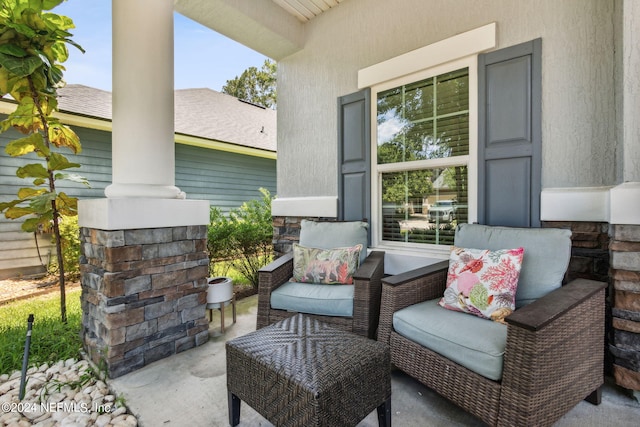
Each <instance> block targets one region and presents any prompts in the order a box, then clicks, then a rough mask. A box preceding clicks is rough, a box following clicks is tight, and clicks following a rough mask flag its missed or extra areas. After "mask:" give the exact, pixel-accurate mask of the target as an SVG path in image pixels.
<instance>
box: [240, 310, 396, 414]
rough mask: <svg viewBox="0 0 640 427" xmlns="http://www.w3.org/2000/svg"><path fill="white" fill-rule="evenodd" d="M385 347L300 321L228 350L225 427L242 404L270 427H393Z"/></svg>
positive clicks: (304, 318)
mask: <svg viewBox="0 0 640 427" xmlns="http://www.w3.org/2000/svg"><path fill="white" fill-rule="evenodd" d="M389 358H390V356H389V349H388V348H387V346H385V345H383V344H381V343H379V342H377V341H373V340H370V339H366V338H364V337H361V336H358V335H354V334H352V333H349V332H345V331H342V330H338V329H336V328H333V327H331V326H329V325H326V324H324V323H322V322H319V321H318V320H316V319H313V318H311V317H308V316H305V315H302V314H299V315H296V316H294V317H289V318H287V319H284V320H282V321H280V322H277V323H275V324H273V325H270V326H268V327H265V328H263V329H259V330H257V331H255V332H252V333H250V334H247V335H245V336H243V337H239V338H236V339H234V340H231V341H229V342H227V389H228V391H229V419H230V423H231V425H233V426H235V425H237V424H238V423H239V422H240V401H241V400H243V401H245V402H246V403H247V404H248V405H250V406H251V407H253V408H254V409H255V410H256V411H257V412H258V413H260V414H261V415H262V416H264V417H265V418H266V419H267V420H269V421H270V422H272V423H273V424H275V425H276V426H330V427H334V426H350V425H356V424H357V423H358V422H360V421H361V420H362V419H363V418H364V417H366V416H367V415H368V414H369V413H371V411H373V410H374V409H376V408H377V409H378V419H379V421H380V425H387V426H389V427H391V376H390V361H389Z"/></svg>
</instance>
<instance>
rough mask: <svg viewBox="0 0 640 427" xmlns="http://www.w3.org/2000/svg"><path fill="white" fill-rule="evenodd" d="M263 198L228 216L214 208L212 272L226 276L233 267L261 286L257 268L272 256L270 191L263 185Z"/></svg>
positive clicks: (210, 233) (210, 231)
mask: <svg viewBox="0 0 640 427" xmlns="http://www.w3.org/2000/svg"><path fill="white" fill-rule="evenodd" d="M260 192H261V193H262V198H261V199H259V200H251V201H249V202H246V203H244V204H243V205H242V206H241V207H240V208H238V209H232V210H231V212H229V216H225V215H224V214H222V212H221V211H220V209H218V208H215V207H213V208H211V214H210V219H211V222H210V224H209V229H208V240H207V247H208V250H209V258H210V260H211V263H210V265H209V272H210V274H211V275H218V276H224V275H227V273H228V271H229V270H228V268H229V266H231V267H232V268H233V269H235V270H236V271H237V272H238V273H239V274H240V275H241V276H243V277H244V278H245V279H246V280H248V281H249V283H250V284H251V285H252V286H253V287H255V288H257V287H258V270H259V269H260V268H261V267H263V266H265V265H266V264H268V263H269V262H270V261H271V259H272V258H273V247H272V245H273V225H272V219H271V194H270V193H269V191H268V190H266V189H264V188H261V189H260Z"/></svg>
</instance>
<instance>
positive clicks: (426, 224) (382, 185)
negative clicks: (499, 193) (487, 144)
mask: <svg viewBox="0 0 640 427" xmlns="http://www.w3.org/2000/svg"><path fill="white" fill-rule="evenodd" d="M455 65H457V66H458V67H460V65H461V64H460V62H457V63H456V64H455ZM455 65H454V66H455ZM451 67H452V66H451V65H450V66H449V70H444V69H443V67H439V68H438V69H435V70H426V71H425V72H422V73H420V75H415V76H414V77H408V78H404V79H403V80H404V81H403V82H400V84H397V83H398V82H396V84H395V85H394V83H389V84H386V85H385V86H387V87H382V86H381V87H379V88H374V94H375V95H374V96H375V98H374V99H376V112H375V115H376V119H377V120H376V132H374V134H375V137H374V147H373V149H374V150H375V153H374V155H375V158H376V161H375V164H374V165H373V167H374V173H373V174H372V176H373V181H374V183H373V185H372V187H374V188H375V191H376V193H377V200H378V206H377V207H376V209H377V215H376V217H377V218H378V221H377V231H378V242H379V243H383V244H388V243H391V244H394V242H396V243H395V244H402V245H404V246H406V245H407V244H411V245H414V244H415V245H420V246H423V245H424V244H430V245H447V246H448V245H451V244H452V243H453V236H454V231H455V226H456V225H457V224H458V223H460V222H468V219H469V208H468V206H469V170H468V169H469V168H468V167H469V158H470V147H471V146H472V144H470V138H469V135H470V117H471V116H472V114H470V113H471V111H470V108H469V106H470V81H469V76H470V66H462V67H460V68H453V69H451ZM443 71H444V72H443ZM425 76H427V77H425ZM389 86H391V87H389ZM376 89H377V90H376ZM472 98H473V97H472ZM473 99H475V98H473Z"/></svg>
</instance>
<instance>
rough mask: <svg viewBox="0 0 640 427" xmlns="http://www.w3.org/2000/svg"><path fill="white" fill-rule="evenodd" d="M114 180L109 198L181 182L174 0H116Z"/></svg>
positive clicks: (158, 191)
mask: <svg viewBox="0 0 640 427" xmlns="http://www.w3.org/2000/svg"><path fill="white" fill-rule="evenodd" d="M112 7H113V49H112V50H113V101H112V108H113V135H112V144H113V147H112V153H113V160H112V161H113V163H112V164H113V166H112V167H113V183H112V184H111V185H110V186H108V187H107V188H106V190H105V195H106V196H107V197H108V198H118V197H151V198H168V199H175V198H184V194H183V193H182V192H181V191H180V189H179V188H177V187H175V186H174V184H175V154H174V125H173V121H174V110H173V108H174V107H173V104H174V102H173V0H133V1H132V0H114V1H113V6H112Z"/></svg>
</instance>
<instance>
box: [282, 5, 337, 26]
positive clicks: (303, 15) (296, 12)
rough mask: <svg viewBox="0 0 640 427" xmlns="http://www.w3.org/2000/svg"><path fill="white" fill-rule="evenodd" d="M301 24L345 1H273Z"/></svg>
mask: <svg viewBox="0 0 640 427" xmlns="http://www.w3.org/2000/svg"><path fill="white" fill-rule="evenodd" d="M272 1H273V2H274V3H275V4H277V5H278V6H280V7H281V8H283V9H284V10H286V11H287V12H288V13H289V14H291V15H293V16H295V17H296V19H298V20H299V21H300V22H307V21H309V20H311V19H313V18H315V17H316V16H318V15H320V14H321V13H324V12H326V11H327V10H329V9H331V8H332V7H335V6H337V5H338V4H339V3H342V2H343V1H345V0H272Z"/></svg>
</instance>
